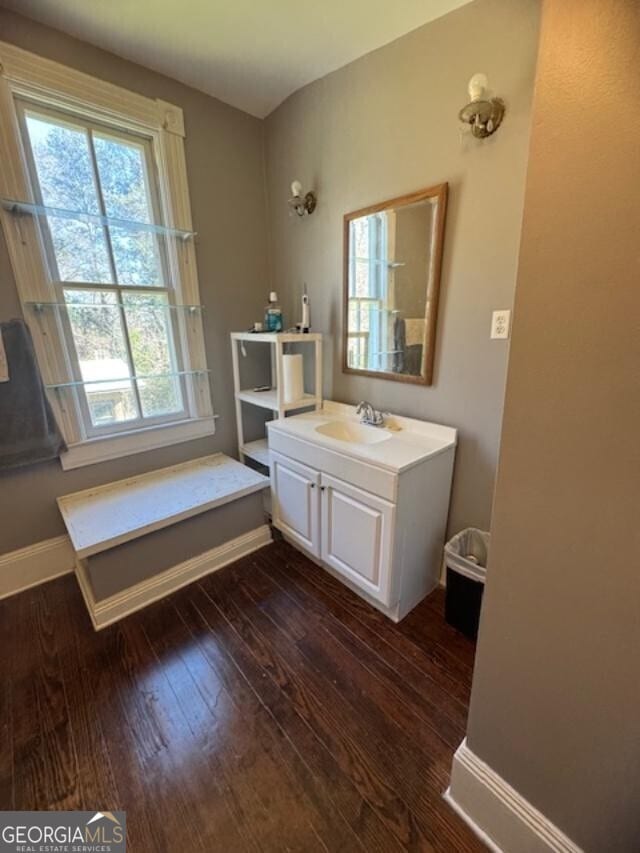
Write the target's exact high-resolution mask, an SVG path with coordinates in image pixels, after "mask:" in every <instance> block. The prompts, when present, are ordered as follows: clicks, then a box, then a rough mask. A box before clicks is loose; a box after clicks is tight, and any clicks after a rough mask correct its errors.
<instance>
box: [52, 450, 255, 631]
mask: <svg viewBox="0 0 640 853" xmlns="http://www.w3.org/2000/svg"><path fill="white" fill-rule="evenodd" d="M268 487H269V478H268V477H264V476H263V475H262V474H259V473H258V472H257V471H254V470H253V469H251V468H248V467H246V466H245V465H242V464H241V463H240V462H237V461H236V460H235V459H231V458H230V457H228V456H226V455H224V454H223V453H216V454H213V455H211V456H204V457H201V458H198V459H193V460H190V461H189V462H183V463H181V464H179V465H172V466H171V467H169V468H161V469H159V470H157V471H150V472H148V473H146V474H141V475H138V476H136V477H129V478H127V479H125V480H119V481H117V482H115V483H107V484H105V485H103V486H97V487H95V488H92V489H86V490H84V491H81V492H75V493H73V494H69V495H64V496H63V497H60V498H58V506H59V508H60V512H61V514H62V517H63V519H64V523H65V525H66V527H67V531H68V533H69V538H70V539H71V544H72V545H73V548H74V550H75V554H76V576H77V578H78V582H79V585H80V588H81V590H82V593H83V596H84V599H85V603H86V605H87V609H88V610H89V615H90V616H91V619H92V621H93V625H94V627H95V628H96V630H97V629H99V628H102V627H105V625H108V624H111V623H112V622H114V621H116V620H117V619H120V618H122V617H123V616H125V615H127V614H128V613H131V612H133V611H134V610H138V609H140V608H141V607H144V606H146V605H147V604H150V603H151V602H152V601H157V600H158V599H159V598H162V597H163V596H165V595H168V594H169V593H171V592H173V591H175V590H176V589H179V588H180V587H182V586H185V585H186V584H187V583H191V582H192V581H193V580H196V579H197V578H199V577H202V576H203V575H205V574H208V573H209V572H211V571H214V570H215V569H217V568H221V567H222V566H223V565H226V564H227V563H229V562H232V561H233V560H236V559H238V558H239V557H241V556H244V555H245V554H248V553H250V552H251V551H254V550H256V548H260V547H262V546H263V545H266V544H268V543H269V542H270V541H271V533H270V530H269V528H268V526H267V525H266V524H264V516H263V514H262V511H261V507H262V502H261V500H260V499H259V496H258V494H257V493H259V492H262V491H263V490H264V489H266V488H268ZM251 495H255V496H256V498H257V500H256V499H254V500H253V501H252V500H250V499H249V500H245V501H244V505H243V507H242V513H241V515H242V518H240V517H239V518H238V519H236V520H235V521H234V519H233V515H232V514H231V515H230V510H229V509H227V510H226V511H225V512H224V513H223V512H222V511H220V512H218V513H217V516H218V520H219V521H220V519H222V521H221V523H216V511H217V510H220V508H221V507H224V506H225V505H227V504H230V503H232V502H236V501H242V500H243V499H248V498H249V496H251ZM231 512H232V511H231ZM204 514H207V518H205V519H202V520H200V521H199V522H198V521H197V520H196V517H197V516H201V515H204ZM239 515H240V513H239ZM189 520H192V521H189ZM238 525H239V526H238ZM245 527H246V528H247V529H246V530H245V529H244V528H245ZM209 530H210V531H211V541H212V542H215V544H214V545H213V547H207V545H206V540H207V531H209ZM227 530H229V531H231V533H232V538H231V539H227V538H224V537H225V531H227ZM234 534H235V535H234ZM221 536H222V537H223V541H218V540H219V539H220V537H221ZM183 540H184V541H183ZM196 541H197V542H199V543H202V542H203V541H204V542H205V546H204V547H205V551H204V552H201V553H197V554H192V553H190V550H189V546H190V545H192V543H193V542H196ZM181 548H182V549H183V550H184V552H185V555H186V556H187V559H185V560H180V561H179V562H178V563H177V564H175V565H171V566H168V567H167V566H163V565H159V566H157V567H154V565H148V563H149V562H151V563H153V561H154V559H155V558H154V557H153V556H151V557H150V555H153V554H156V555H159V557H158V559H159V562H160V563H162V555H163V552H166V553H167V554H175V553H177V552H179V551H180V549H181ZM142 564H144V565H142ZM127 567H128V568H127ZM134 567H135V571H133V569H134ZM141 571H142V574H143V575H144V577H142V578H140V577H139V575H140V573H141ZM105 573H108V576H105ZM123 573H124V575H125V576H126V575H127V574H132V575H135V576H136V577H135V581H134V582H133V583H129V584H124V585H123V586H121V587H120V588H116V589H113V588H109V580H110V578H111V579H112V578H113V577H114V576H115V575H122V574H123ZM105 581H106V583H105ZM111 586H112V587H113V583H111ZM105 588H106V590H107V591H106V592H105ZM101 590H102V591H101Z"/></svg>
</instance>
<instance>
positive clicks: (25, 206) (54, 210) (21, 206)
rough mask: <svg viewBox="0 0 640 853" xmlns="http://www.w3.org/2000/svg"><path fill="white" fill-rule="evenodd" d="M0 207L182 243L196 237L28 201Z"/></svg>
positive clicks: (191, 233)
mask: <svg viewBox="0 0 640 853" xmlns="http://www.w3.org/2000/svg"><path fill="white" fill-rule="evenodd" d="M0 205H1V206H2V208H3V209H4V210H6V211H8V212H9V213H23V214H24V213H27V214H30V215H31V216H45V217H47V216H55V217H58V218H59V219H73V220H75V221H76V222H88V223H89V224H91V225H107V226H110V227H113V228H126V229H127V230H128V231H145V232H147V233H150V234H159V235H162V236H165V237H177V238H178V239H179V240H182V241H183V242H184V241H186V240H191V239H192V238H193V237H195V236H196V232H195V231H183V230H182V229H180V228H167V227H166V226H165V225H156V224H154V223H151V222H137V221H136V220H134V219H119V218H118V217H112V216H102V215H101V214H99V213H87V212H84V211H81V210H65V209H64V208H61V207H47V206H46V205H44V204H34V203H33V202H30V201H15V200H14V199H11V198H2V199H0Z"/></svg>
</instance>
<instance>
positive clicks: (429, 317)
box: [342, 183, 449, 385]
mask: <svg viewBox="0 0 640 853" xmlns="http://www.w3.org/2000/svg"><path fill="white" fill-rule="evenodd" d="M448 189H449V185H448V184H446V183H443V184H438V185H437V186H434V187H429V188H428V189H424V190H419V191H418V192H414V193H410V194H408V195H404V196H400V197H399V198H393V199H390V200H388V201H383V202H380V203H379V204H374V205H371V206H369V207H364V208H362V209H360V210H355V211H353V212H352V213H347V214H345V216H344V226H343V239H344V246H343V253H344V255H343V315H342V322H343V334H342V370H343V373H351V374H354V375H356V376H371V377H374V378H378V379H389V380H393V381H395V382H409V383H413V384H416V385H431V384H432V381H433V362H434V354H435V339H436V323H437V319H438V297H439V293H440V277H441V270H442V250H443V244H444V228H445V220H446V212H447V197H448ZM421 201H431V203H432V204H433V206H434V208H435V210H434V214H433V223H432V229H431V252H430V255H429V265H428V270H427V274H426V280H425V317H424V323H425V330H424V338H423V341H424V342H423V352H422V353H421V372H420V374H411V373H402V372H395V371H393V370H372V369H363V368H357V367H350V366H349V360H348V355H349V351H348V343H349V270H350V260H351V259H350V255H349V250H350V224H351V222H352V221H353V220H355V219H360V218H363V217H367V216H371V215H372V214H375V213H380V212H382V211H385V210H394V209H397V208H402V207H407V206H409V205H416V204H417V203H419V202H421ZM394 268H395V264H394ZM394 313H396V312H394ZM397 313H400V312H397ZM405 352H406V348H405ZM398 353H400V351H398V352H397V353H396V354H398ZM388 354H390V353H388Z"/></svg>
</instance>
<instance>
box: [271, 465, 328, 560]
mask: <svg viewBox="0 0 640 853" xmlns="http://www.w3.org/2000/svg"><path fill="white" fill-rule="evenodd" d="M319 485H320V474H319V473H318V472H317V471H314V470H313V468H307V466H306V465H301V464H300V463H299V462H294V461H293V460H292V459H289V458H287V457H286V456H281V455H280V454H279V453H276V452H275V451H271V489H272V494H273V523H274V524H275V526H276V527H277V528H278V530H282V532H283V533H285V534H286V535H287V536H289V537H290V538H291V539H292V540H294V541H295V542H298V543H299V544H300V545H301V546H302V547H303V548H305V549H306V550H307V551H309V553H311V554H313V555H314V556H316V557H319V556H320V502H319V499H318V491H319V488H318V487H319Z"/></svg>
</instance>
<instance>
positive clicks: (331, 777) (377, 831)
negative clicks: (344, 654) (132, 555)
mask: <svg viewBox="0 0 640 853" xmlns="http://www.w3.org/2000/svg"><path fill="white" fill-rule="evenodd" d="M180 610H181V614H182V615H183V616H184V618H185V619H187V620H188V623H189V624H190V625H198V626H199V627H205V628H207V629H209V630H210V631H211V632H212V633H213V634H214V636H215V637H217V638H220V639H221V641H222V643H223V645H224V651H225V653H226V654H229V655H230V657H231V660H232V662H233V664H234V665H235V666H236V667H237V669H238V671H239V672H240V673H241V675H242V676H243V677H244V678H245V679H246V680H247V682H248V683H249V684H250V685H251V688H252V690H254V691H255V693H256V696H257V697H258V698H259V700H260V701H261V702H262V703H263V705H264V707H265V708H266V709H267V711H268V713H269V714H270V715H271V717H272V718H273V720H274V721H275V722H276V723H277V725H278V726H279V727H280V728H281V730H282V731H283V732H284V733H285V734H286V736H287V738H288V739H289V740H290V742H291V743H292V745H293V746H294V748H295V749H296V750H297V751H298V753H299V754H300V755H301V756H303V757H304V761H305V763H306V764H307V765H308V766H309V768H310V770H311V771H312V772H313V773H314V774H315V775H316V777H317V778H318V779H319V780H321V783H322V784H323V785H324V786H325V788H326V790H327V791H328V792H329V794H330V799H331V802H332V804H333V805H334V808H335V811H336V812H337V813H338V815H339V816H340V817H342V818H344V820H345V821H347V823H348V824H349V826H350V827H351V828H352V829H353V831H354V833H355V834H356V835H357V838H358V839H359V844H360V845H361V846H362V847H364V849H365V850H367V851H375V853H387V851H388V853H392V852H393V851H399V850H402V849H405V848H404V847H402V846H401V845H400V843H399V842H398V841H397V840H396V838H395V836H394V835H393V834H392V833H391V832H389V830H388V829H387V828H386V826H385V824H384V823H383V822H382V821H381V820H380V818H379V817H378V816H377V814H376V812H375V810H374V809H373V808H372V807H371V806H370V805H369V803H368V802H367V801H366V800H363V799H362V797H361V796H360V794H359V792H358V789H357V787H356V785H355V784H354V783H353V781H352V780H351V778H350V777H349V775H348V774H347V773H345V772H344V771H343V769H342V768H341V766H340V764H339V763H338V761H337V760H336V759H335V757H334V755H333V753H332V752H331V751H330V750H329V749H328V748H327V747H326V745H325V743H323V741H322V740H321V738H319V737H317V735H316V734H315V732H314V730H313V728H312V727H311V725H309V722H308V713H304V712H303V713H298V711H297V710H296V707H295V704H294V702H292V701H291V700H290V698H289V696H288V695H287V694H286V693H285V692H284V691H282V690H280V688H279V686H278V684H277V683H275V682H274V680H272V679H271V678H269V677H267V676H268V674H269V673H268V669H267V668H265V667H264V666H263V665H262V664H261V663H260V660H259V658H258V657H256V656H255V655H254V653H253V652H252V651H251V648H250V646H248V645H247V644H246V643H245V642H244V641H243V639H242V637H241V635H240V634H238V633H237V631H236V630H235V629H234V628H233V627H232V625H231V624H230V623H229V622H228V621H227V620H226V619H225V618H224V615H223V614H222V612H221V611H220V610H219V609H218V608H217V607H216V605H215V603H214V602H213V601H212V600H211V598H210V597H209V596H208V595H207V594H206V593H205V591H204V590H203V589H202V588H201V586H200V585H197V584H196V585H194V586H192V587H191V588H190V589H189V601H188V603H187V605H186V607H185V608H184V610H183V606H182V605H181V606H180ZM214 645H216V644H214ZM211 652H212V644H211V643H208V645H207V653H208V654H210V653H211ZM356 846H357V845H356ZM356 846H354V848H353V849H354V850H355V849H356ZM347 849H349V848H347Z"/></svg>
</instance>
